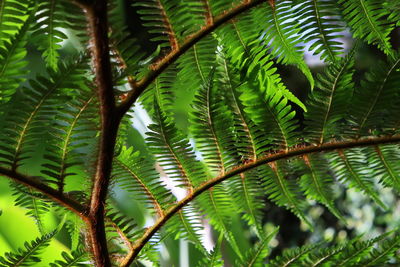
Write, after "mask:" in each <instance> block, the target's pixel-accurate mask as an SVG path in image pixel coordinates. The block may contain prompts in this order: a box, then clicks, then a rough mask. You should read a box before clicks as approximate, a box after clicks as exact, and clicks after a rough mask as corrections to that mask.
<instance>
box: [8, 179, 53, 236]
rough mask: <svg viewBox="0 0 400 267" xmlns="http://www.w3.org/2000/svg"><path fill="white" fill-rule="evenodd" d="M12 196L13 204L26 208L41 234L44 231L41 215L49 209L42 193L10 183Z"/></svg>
mask: <svg viewBox="0 0 400 267" xmlns="http://www.w3.org/2000/svg"><path fill="white" fill-rule="evenodd" d="M11 187H12V188H13V191H14V192H13V196H15V197H16V199H15V205H16V206H20V207H23V208H25V209H27V210H28V211H27V212H26V215H27V216H29V217H31V218H32V219H33V220H34V222H35V224H36V225H37V227H38V230H39V232H40V233H41V234H44V233H45V232H46V229H45V226H44V224H43V217H44V215H45V214H46V213H47V212H48V211H49V209H50V205H49V204H48V203H47V202H46V201H45V198H44V197H43V195H41V194H39V193H37V192H35V191H33V190H32V189H31V188H25V187H24V186H23V185H20V184H16V183H11Z"/></svg>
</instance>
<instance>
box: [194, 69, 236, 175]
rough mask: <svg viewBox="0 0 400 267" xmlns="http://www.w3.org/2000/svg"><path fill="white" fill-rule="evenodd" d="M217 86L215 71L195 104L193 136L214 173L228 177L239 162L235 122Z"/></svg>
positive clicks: (197, 96)
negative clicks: (225, 174)
mask: <svg viewBox="0 0 400 267" xmlns="http://www.w3.org/2000/svg"><path fill="white" fill-rule="evenodd" d="M217 90H218V89H217V88H215V84H214V71H213V72H212V73H211V74H210V75H209V77H208V78H207V81H206V82H205V83H204V84H203V85H202V88H201V89H200V90H199V92H198V94H197V95H196V97H195V100H194V102H193V104H192V107H193V109H194V111H193V113H192V114H191V133H192V135H193V137H194V139H195V142H196V147H197V149H198V150H199V151H200V152H201V153H202V156H203V157H204V161H205V162H206V163H207V165H208V166H209V168H210V169H211V170H212V171H213V172H214V173H222V174H223V173H224V172H225V170H226V169H227V168H230V167H232V164H234V162H236V160H237V153H236V149H235V146H234V134H233V129H232V126H233V121H232V116H231V113H230V112H229V111H228V110H227V106H226V105H225V104H224V102H223V99H222V96H221V95H219V94H218V91H217Z"/></svg>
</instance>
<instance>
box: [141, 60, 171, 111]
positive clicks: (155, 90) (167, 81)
mask: <svg viewBox="0 0 400 267" xmlns="http://www.w3.org/2000/svg"><path fill="white" fill-rule="evenodd" d="M177 75H178V68H177V67H176V66H175V65H172V66H170V67H168V68H167V69H166V70H165V71H164V72H163V73H162V74H160V75H159V76H158V77H157V79H155V80H154V82H153V83H152V85H150V86H149V87H148V88H147V89H146V91H144V93H143V95H142V96H141V98H140V102H141V103H142V104H143V106H144V107H145V109H146V110H147V112H149V113H150V114H155V112H156V111H155V110H154V99H156V100H157V103H158V105H159V107H160V110H162V111H163V112H164V113H165V114H166V115H168V116H169V115H171V114H172V111H173V110H172V107H173V103H174V101H175V97H176V96H175V94H176V92H175V91H174V90H176V87H175V86H176V82H177V81H176V79H177Z"/></svg>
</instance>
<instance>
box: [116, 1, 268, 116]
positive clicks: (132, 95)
mask: <svg viewBox="0 0 400 267" xmlns="http://www.w3.org/2000/svg"><path fill="white" fill-rule="evenodd" d="M264 2H265V0H254V1H244V2H243V3H242V4H240V5H238V6H236V7H234V8H232V9H231V10H230V11H228V12H226V13H224V14H222V15H220V16H218V17H216V18H215V19H214V23H213V24H209V25H207V26H205V27H203V28H202V29H200V30H199V31H197V32H196V33H194V34H193V35H191V36H189V37H188V38H187V39H186V41H185V42H183V44H182V45H181V46H180V48H179V49H176V50H172V51H171V52H170V53H169V54H167V55H166V56H165V57H164V58H163V59H162V60H160V61H159V62H157V63H155V64H154V65H153V66H152V67H151V69H152V70H151V72H150V73H149V74H148V75H147V76H145V77H144V78H143V79H142V80H140V81H138V82H137V86H136V87H134V88H132V90H131V91H130V92H129V93H128V96H127V98H126V99H125V100H124V101H123V102H122V103H121V104H120V105H119V106H118V109H117V110H118V113H119V114H125V113H126V112H127V111H128V110H129V108H130V107H131V106H132V104H133V103H134V102H135V101H136V99H137V98H138V97H139V95H140V94H141V93H142V92H143V91H144V90H145V89H146V88H147V87H148V86H149V85H150V84H151V83H152V82H153V81H154V80H155V79H156V78H157V77H158V76H159V75H160V74H161V73H162V72H163V71H164V70H165V69H166V68H167V67H168V66H170V65H171V64H172V63H174V62H175V61H176V60H177V59H178V58H179V57H180V56H181V55H183V54H184V53H185V52H186V51H187V50H189V49H190V48H191V47H192V46H193V45H195V44H196V43H197V42H199V41H200V40H201V39H203V38H204V37H205V36H207V35H208V34H210V33H211V32H212V31H214V30H215V29H217V28H218V27H220V26H221V25H223V24H224V23H225V22H227V21H229V20H231V19H232V18H234V17H236V16H238V15H240V14H242V13H243V12H245V11H247V10H249V9H250V8H252V7H255V6H257V5H260V4H262V3H264Z"/></svg>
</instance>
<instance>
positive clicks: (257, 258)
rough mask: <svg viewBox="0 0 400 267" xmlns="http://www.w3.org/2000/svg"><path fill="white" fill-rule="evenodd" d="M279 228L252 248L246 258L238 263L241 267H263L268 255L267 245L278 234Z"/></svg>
mask: <svg viewBox="0 0 400 267" xmlns="http://www.w3.org/2000/svg"><path fill="white" fill-rule="evenodd" d="M278 231H279V228H276V229H275V230H274V231H272V232H271V233H270V234H269V235H267V236H266V237H264V238H263V239H262V240H260V242H259V243H257V244H256V245H255V247H254V248H252V249H250V251H248V252H247V253H246V258H245V259H244V260H243V261H242V262H241V263H240V265H239V266H241V267H245V266H247V267H261V266H264V265H265V264H264V260H265V258H266V257H267V256H268V254H269V247H268V245H269V243H270V242H271V240H272V239H273V238H274V237H275V235H276V234H277V233H278Z"/></svg>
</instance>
